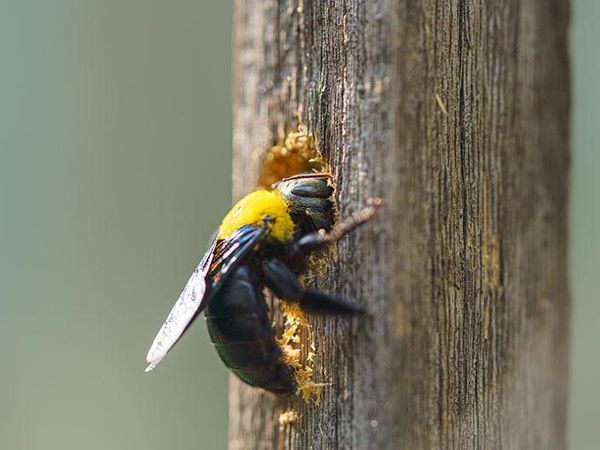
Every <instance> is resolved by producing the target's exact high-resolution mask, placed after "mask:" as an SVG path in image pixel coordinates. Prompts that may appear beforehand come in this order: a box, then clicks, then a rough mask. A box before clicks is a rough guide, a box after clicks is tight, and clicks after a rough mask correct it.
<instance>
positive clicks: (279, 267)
mask: <svg viewBox="0 0 600 450" xmlns="http://www.w3.org/2000/svg"><path fill="white" fill-rule="evenodd" d="M263 273H264V275H265V282H266V285H267V286H268V287H269V289H271V290H272V291H273V292H274V293H275V295H277V296H278V297H281V298H282V299H284V300H288V301H294V302H298V303H299V304H300V306H301V307H302V309H304V310H306V311H310V312H315V313H319V314H336V315H354V314H363V313H365V309H364V307H362V306H361V305H357V304H355V303H352V302H349V301H347V300H344V299H342V298H339V297H334V296H331V295H329V294H326V293H324V292H321V291H319V290H316V289H305V288H304V287H303V286H302V284H301V283H300V281H298V278H297V276H296V274H295V273H294V272H293V271H292V270H291V269H290V268H289V267H288V266H286V265H285V264H284V263H283V262H281V261H280V260H277V259H270V260H268V261H267V262H265V263H264V265H263Z"/></svg>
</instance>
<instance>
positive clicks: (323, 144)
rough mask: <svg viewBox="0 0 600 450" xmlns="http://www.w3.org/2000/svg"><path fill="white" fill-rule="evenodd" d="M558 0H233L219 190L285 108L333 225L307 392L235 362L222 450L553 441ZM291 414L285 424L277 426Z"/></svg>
mask: <svg viewBox="0 0 600 450" xmlns="http://www.w3.org/2000/svg"><path fill="white" fill-rule="evenodd" d="M568 22H569V5H568V1H567V0H551V1H541V0H528V1H525V0H522V1H516V0H509V1H500V0H487V1H483V0H481V1H478V2H476V1H462V2H456V1H448V0H437V1H433V0H424V1H418V2H413V1H401V0H369V1H367V0H330V1H309V0H304V1H302V0H294V1H286V0H279V1H277V0H256V1H252V2H249V1H246V0H237V1H236V12H235V21H234V25H235V36H234V89H233V90H234V94H233V106H234V171H233V172H234V173H233V183H234V195H235V196H236V197H239V196H240V195H242V194H243V193H245V192H246V191H248V190H250V189H251V188H253V186H254V183H255V182H256V177H257V175H258V167H257V164H258V161H257V159H256V157H255V155H256V154H255V153H254V150H255V149H256V148H259V147H264V146H266V145H269V144H271V143H272V142H273V141H274V140H275V139H276V138H277V136H278V134H279V133H280V130H281V129H282V127H283V126H284V125H285V124H286V123H293V122H294V121H295V119H297V118H301V120H302V121H303V122H304V124H306V125H307V126H308V127H309V129H310V130H311V131H312V132H313V133H315V135H316V136H317V138H318V140H319V146H320V148H321V150H322V152H323V153H324V155H325V157H326V158H327V160H328V161H329V163H330V164H331V167H332V170H333V173H334V176H335V180H336V185H337V192H336V195H337V200H338V205H339V208H340V212H341V214H342V216H344V215H346V214H348V213H349V212H351V211H354V210H356V209H357V208H359V207H360V206H363V205H364V204H365V203H366V200H367V199H368V198H369V197H375V196H382V197H383V198H384V201H385V209H384V211H383V213H382V215H381V217H380V218H379V220H377V221H376V222H373V223H372V224H370V225H368V226H367V227H365V228H363V229H361V231H360V232H358V233H356V234H354V235H353V236H352V237H350V238H347V239H345V240H343V241H342V242H341V243H340V244H339V245H338V246H337V249H336V251H335V253H334V255H335V258H333V259H332V261H331V264H330V265H329V267H328V269H327V273H326V274H325V276H324V277H321V278H320V279H319V280H318V282H319V283H320V285H323V286H324V288H325V289H327V290H330V291H334V292H340V293H343V294H344V295H346V296H347V297H348V298H351V299H355V300H356V301H359V302H363V303H364V304H366V305H367V306H368V308H369V310H370V312H371V313H372V314H373V316H374V318H373V319H371V320H364V321H354V322H348V321H345V320H342V319H322V318H319V317H311V322H312V324H313V330H314V333H315V335H316V338H317V341H318V355H317V361H316V367H317V378H319V379H321V380H324V381H327V382H329V383H331V385H330V386H328V387H326V388H325V390H324V397H323V401H322V403H321V405H320V406H318V407H317V406H314V405H306V404H304V403H303V402H302V401H301V400H299V399H296V398H294V399H289V398H278V397H276V396H274V395H271V394H268V393H265V392H262V391H260V390H256V389H252V388H249V387H247V386H245V385H243V384H242V383H240V382H239V381H237V380H236V379H234V378H232V380H231V388H230V448H231V449H254V448H256V449H292V448H294V449H296V448H298V449H309V448H314V449H329V448H343V449H397V448H407V449H421V448H423V449H429V448H443V449H450V448H457V449H476V448H486V449H491V448H510V449H512V448H515V449H542V448H543V449H553V448H557V449H558V448H565V447H566V409H567V408H566V402H567V385H568V360H569V354H568V352H569V323H570V299H569V286H568V280H567V266H566V262H567V243H568V238H567V236H568V229H567V228H568V227H567V212H568V184H569V166H570V156H569V108H570V103H569V102H570V98H569V61H568V53H567V31H568V30H567V28H568ZM288 409H293V410H294V411H296V412H297V413H298V414H299V418H298V420H297V421H296V422H294V423H292V424H288V425H283V426H280V424H279V423H278V417H279V415H280V414H281V413H282V412H283V411H285V410H288Z"/></svg>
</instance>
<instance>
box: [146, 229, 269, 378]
mask: <svg viewBox="0 0 600 450" xmlns="http://www.w3.org/2000/svg"><path fill="white" fill-rule="evenodd" d="M265 233H266V228H264V227H257V226H253V225H244V226H243V227H240V228H239V229H237V230H236V231H235V233H233V234H232V235H231V236H230V237H229V238H227V239H224V240H217V239H216V238H215V239H214V240H213V241H212V243H211V246H210V248H209V250H208V252H207V253H206V255H204V258H202V261H200V263H199V264H198V266H197V267H196V270H194V273H192V276H191V277H190V279H189V280H188V282H187V284H186V285H185V287H184V288H183V292H182V293H181V295H180V296H179V299H177V302H176V303H175V305H174V306H173V309H171V312H170V313H169V315H168V316H167V320H165V323H164V324H163V326H162V327H161V328H160V330H159V331H158V334H157V335H156V337H155V338H154V342H152V346H151V347H150V350H149V351H148V354H147V355H146V361H147V362H148V367H147V368H146V372H150V371H151V370H152V369H154V368H155V367H156V366H157V365H158V363H159V362H160V361H161V360H162V359H163V358H164V357H165V356H166V354H167V353H168V352H169V350H171V348H173V346H174V345H175V344H176V343H177V341H178V340H179V339H180V338H181V336H182V335H183V334H184V333H185V331H186V330H187V328H188V327H189V326H190V325H191V323H192V322H193V321H194V319H195V318H196V317H197V316H198V314H199V313H200V312H201V311H202V310H203V309H204V307H205V306H206V304H207V303H208V300H209V298H210V297H211V296H212V295H214V293H215V292H217V291H218V289H219V288H220V287H221V286H222V285H223V282H224V281H225V280H226V279H227V277H228V276H229V275H230V274H231V273H232V272H233V270H234V269H235V268H236V267H237V266H238V265H239V263H240V261H241V260H242V258H243V257H244V256H245V255H246V254H247V253H248V251H249V250H251V249H252V248H253V247H254V245H255V244H256V243H257V242H258V241H259V240H260V238H262V237H263V236H264V235H265Z"/></svg>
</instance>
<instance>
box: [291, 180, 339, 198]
mask: <svg viewBox="0 0 600 450" xmlns="http://www.w3.org/2000/svg"><path fill="white" fill-rule="evenodd" d="M332 193H333V187H331V186H329V184H328V183H327V180H325V179H312V180H310V181H307V182H303V183H302V184H297V185H296V186H294V187H293V188H292V194H294V195H299V196H301V197H318V198H329V197H331V194H332Z"/></svg>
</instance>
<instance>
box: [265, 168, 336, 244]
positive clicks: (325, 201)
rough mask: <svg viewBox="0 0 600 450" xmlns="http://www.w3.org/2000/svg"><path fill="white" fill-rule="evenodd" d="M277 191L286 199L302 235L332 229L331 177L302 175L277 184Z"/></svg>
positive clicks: (325, 175)
mask: <svg viewBox="0 0 600 450" xmlns="http://www.w3.org/2000/svg"><path fill="white" fill-rule="evenodd" d="M273 189H274V190H275V191H277V192H279V194H280V195H281V196H282V197H283V198H284V200H285V202H286V203H287V205H288V208H289V211H290V214H291V216H292V219H293V221H294V223H295V224H296V225H297V226H298V227H299V228H300V231H301V233H303V234H305V233H310V232H313V231H317V230H320V229H325V230H330V229H331V227H332V226H333V222H334V210H333V202H332V199H331V194H333V186H331V175H329V174H328V173H310V174H300V175H295V176H293V177H289V178H284V179H283V180H281V181H279V182H277V183H275V184H274V185H273Z"/></svg>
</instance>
